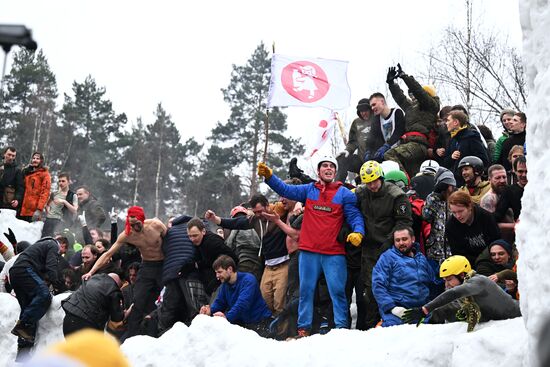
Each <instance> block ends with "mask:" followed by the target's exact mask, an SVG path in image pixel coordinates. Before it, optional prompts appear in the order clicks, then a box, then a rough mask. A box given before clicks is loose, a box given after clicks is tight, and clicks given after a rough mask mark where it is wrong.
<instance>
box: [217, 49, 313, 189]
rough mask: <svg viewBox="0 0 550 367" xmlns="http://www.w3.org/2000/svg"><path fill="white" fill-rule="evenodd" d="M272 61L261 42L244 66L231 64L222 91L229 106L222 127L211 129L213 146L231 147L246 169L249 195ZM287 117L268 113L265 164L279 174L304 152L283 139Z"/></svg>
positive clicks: (293, 141)
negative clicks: (293, 158) (226, 84)
mask: <svg viewBox="0 0 550 367" xmlns="http://www.w3.org/2000/svg"><path fill="white" fill-rule="evenodd" d="M270 65H271V61H270V58H269V53H268V51H267V50H266V48H265V46H264V44H263V43H261V44H260V45H258V47H257V48H256V49H255V50H254V52H253V54H252V56H251V58H250V59H249V60H248V61H247V63H246V65H244V66H237V65H233V71H232V73H231V81H230V83H229V86H228V87H227V89H223V90H222V92H223V95H224V100H225V101H226V102H227V103H229V105H230V107H231V115H230V117H229V119H228V121H227V122H226V123H225V124H222V123H220V122H218V124H217V125H216V127H215V128H214V129H213V130H212V136H211V137H210V138H209V139H211V140H212V141H213V142H214V143H215V145H220V143H225V147H229V146H233V147H234V148H233V149H231V154H232V155H234V156H235V157H236V158H237V161H238V162H243V163H244V165H245V166H246V170H247V172H249V173H248V174H247V179H248V182H249V185H248V187H249V189H250V194H251V195H252V194H254V193H256V192H257V189H258V179H257V177H256V166H257V165H258V162H260V161H261V160H262V156H263V153H264V152H263V151H264V143H265V135H264V130H265V124H266V119H267V116H266V103H267V92H268V89H269V78H270V71H271V68H270ZM286 127H287V126H286V115H285V114H284V113H283V112H282V111H281V110H280V109H278V108H273V109H272V110H271V111H270V112H269V147H268V159H267V161H268V162H267V163H268V164H269V165H270V166H271V167H273V168H274V169H275V171H276V172H277V171H279V172H280V170H281V169H283V168H284V165H285V163H286V162H285V161H288V160H289V159H290V157H291V156H293V155H297V154H301V153H303V151H304V148H303V146H302V144H300V143H299V142H298V140H297V139H293V138H289V137H288V136H286V135H285V134H286Z"/></svg>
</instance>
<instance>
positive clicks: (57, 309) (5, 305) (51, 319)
mask: <svg viewBox="0 0 550 367" xmlns="http://www.w3.org/2000/svg"><path fill="white" fill-rule="evenodd" d="M68 295H69V293H64V294H60V295H57V296H55V297H54V298H53V300H52V304H51V305H50V308H49V309H48V312H47V313H46V315H45V316H44V317H43V318H42V320H41V321H40V323H39V324H38V330H37V333H36V348H37V350H40V349H42V348H44V347H45V346H47V345H50V344H52V343H55V342H57V341H59V340H63V316H64V315H65V312H64V311H63V309H62V308H61V301H62V300H64V299H65V298H66V297H67V296H68ZM18 318H19V304H18V303H17V299H16V298H15V297H14V296H12V295H11V294H8V293H0V335H2V337H1V338H0V351H1V353H0V366H9V365H10V364H11V363H13V361H14V360H15V354H16V353H17V337H16V336H14V335H12V334H11V329H12V328H13V327H14V326H15V322H16V321H17V319H18Z"/></svg>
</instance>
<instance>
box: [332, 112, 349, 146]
mask: <svg viewBox="0 0 550 367" xmlns="http://www.w3.org/2000/svg"><path fill="white" fill-rule="evenodd" d="M334 116H336V120H337V121H338V128H339V130H340V135H341V136H342V140H343V141H344V144H347V143H348V138H347V136H346V130H345V128H344V123H343V122H342V119H341V118H340V115H338V112H334Z"/></svg>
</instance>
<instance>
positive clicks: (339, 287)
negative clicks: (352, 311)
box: [298, 251, 348, 330]
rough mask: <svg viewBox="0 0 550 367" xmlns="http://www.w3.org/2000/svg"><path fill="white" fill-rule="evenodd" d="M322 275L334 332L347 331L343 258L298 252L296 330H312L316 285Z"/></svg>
mask: <svg viewBox="0 0 550 367" xmlns="http://www.w3.org/2000/svg"><path fill="white" fill-rule="evenodd" d="M321 271H322V272H323V273H324V274H325V279H326V281H327V286H328V291H329V294H330V298H331V299H332V307H333V312H334V324H335V326H336V328H347V327H348V301H347V298H346V279H347V276H348V274H347V273H348V271H347V267H346V258H345V255H323V254H318V253H315V252H309V251H300V258H299V273H300V303H299V305H298V329H306V330H311V324H312V322H313V299H314V295H315V288H316V287H317V281H318V280H319V276H320V275H321Z"/></svg>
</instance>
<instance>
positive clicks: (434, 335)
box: [122, 316, 526, 367]
mask: <svg viewBox="0 0 550 367" xmlns="http://www.w3.org/2000/svg"><path fill="white" fill-rule="evenodd" d="M525 344H526V333H525V328H524V327H523V321H522V320H521V318H517V319H513V320H509V321H495V322H489V323H486V324H483V325H479V326H478V327H477V328H476V331H475V332H473V333H467V332H466V324H465V323H453V324H447V325H438V326H435V325H421V326H420V327H418V328H416V326H414V325H404V326H399V327H390V328H377V329H374V330H372V331H368V332H362V331H357V330H352V331H349V330H333V331H331V332H330V333H328V334H327V335H314V336H312V337H309V338H304V339H299V340H293V341H288V342H284V341H283V342H278V341H274V340H267V339H261V338H259V337H258V336H256V335H255V334H254V333H253V332H251V331H248V330H245V329H242V328H240V327H238V326H234V325H230V324H229V323H228V322H227V321H226V320H225V319H222V318H217V317H214V318H211V317H207V316H198V317H196V318H195V320H194V321H193V323H192V325H191V327H189V328H188V327H186V326H185V325H183V324H181V323H178V324H176V325H175V326H174V327H173V328H172V329H171V330H169V331H168V332H167V333H166V334H164V335H163V336H162V337H160V338H159V339H154V338H150V337H146V336H138V337H134V338H131V339H128V340H127V341H126V342H125V343H124V344H123V345H122V351H123V352H124V353H125V354H126V355H127V357H128V358H129V360H130V362H131V363H132V364H133V365H134V366H169V365H174V363H175V361H177V364H178V365H180V366H220V365H232V366H239V367H245V366H293V367H298V366H304V367H305V366H307V367H309V366H337V365H341V364H342V363H345V364H346V365H352V366H353V365H359V366H360V365H365V364H369V365H373V366H382V365H383V366H399V367H402V366H403V365H409V366H442V367H443V366H445V367H448V366H457V367H459V366H460V367H463V366H467V365H475V366H478V367H481V366H498V365H502V366H520V365H521V363H522V359H523V353H524V352H525Z"/></svg>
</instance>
